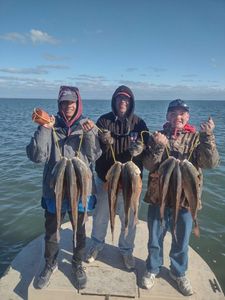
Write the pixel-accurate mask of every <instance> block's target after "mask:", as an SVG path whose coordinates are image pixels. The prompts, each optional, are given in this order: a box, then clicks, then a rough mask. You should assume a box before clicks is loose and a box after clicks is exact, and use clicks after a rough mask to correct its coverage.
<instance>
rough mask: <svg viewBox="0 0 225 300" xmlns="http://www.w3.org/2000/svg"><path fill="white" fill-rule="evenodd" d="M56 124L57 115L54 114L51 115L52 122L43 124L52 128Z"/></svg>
mask: <svg viewBox="0 0 225 300" xmlns="http://www.w3.org/2000/svg"><path fill="white" fill-rule="evenodd" d="M54 125H55V117H54V116H53V115H51V116H50V122H49V123H47V124H43V125H42V126H43V127H45V128H48V129H51V128H52V127H53V126H54Z"/></svg>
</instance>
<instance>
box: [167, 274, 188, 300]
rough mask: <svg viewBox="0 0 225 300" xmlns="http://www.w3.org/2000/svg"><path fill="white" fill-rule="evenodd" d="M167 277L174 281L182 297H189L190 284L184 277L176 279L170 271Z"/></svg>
mask: <svg viewBox="0 0 225 300" xmlns="http://www.w3.org/2000/svg"><path fill="white" fill-rule="evenodd" d="M169 275H170V277H171V278H172V279H173V280H174V281H176V283H177V286H178V289H179V291H180V292H181V293H182V294H183V295H184V296H191V295H192V294H193V289H192V286H191V283H190V281H189V279H188V278H187V277H186V276H182V277H176V276H175V275H174V274H173V273H172V272H171V271H170V272H169Z"/></svg>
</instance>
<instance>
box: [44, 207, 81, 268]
mask: <svg viewBox="0 0 225 300" xmlns="http://www.w3.org/2000/svg"><path fill="white" fill-rule="evenodd" d="M65 214H66V213H62V215H61V222H62V221H63V219H64V217H65ZM68 214H69V218H70V221H71V220H72V219H71V213H70V212H68ZM83 220H84V213H81V212H79V213H78V222H77V233H76V247H74V241H73V261H74V262H75V263H77V264H81V261H82V256H83V254H84V249H85V241H86V233H85V224H83ZM71 223H72V222H71ZM58 253H59V241H57V218H56V214H51V213H49V212H48V211H45V260H46V263H48V264H49V265H51V266H52V265H54V264H55V263H56V259H57V255H58Z"/></svg>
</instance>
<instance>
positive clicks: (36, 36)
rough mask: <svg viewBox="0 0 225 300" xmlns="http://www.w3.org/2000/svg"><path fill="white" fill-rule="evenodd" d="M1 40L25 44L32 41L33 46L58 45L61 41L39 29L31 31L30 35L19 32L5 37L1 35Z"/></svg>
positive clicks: (9, 33) (10, 33)
mask: <svg viewBox="0 0 225 300" xmlns="http://www.w3.org/2000/svg"><path fill="white" fill-rule="evenodd" d="M0 39H2V40H6V41H11V42H19V43H22V44H25V43H27V42H29V41H31V42H32V43H33V44H44V43H45V44H52V45H55V44H58V43H59V40H57V39H56V38H54V37H52V36H51V35H49V34H48V33H47V32H43V31H41V30H37V29H31V30H30V32H29V33H25V34H22V33H18V32H8V33H6V34H4V35H0Z"/></svg>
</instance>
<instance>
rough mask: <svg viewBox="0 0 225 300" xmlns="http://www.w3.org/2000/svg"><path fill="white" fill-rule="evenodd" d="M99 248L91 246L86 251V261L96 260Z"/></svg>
mask: <svg viewBox="0 0 225 300" xmlns="http://www.w3.org/2000/svg"><path fill="white" fill-rule="evenodd" d="M98 253H99V250H98V249H96V248H91V249H90V250H89V251H88V254H87V257H86V261H87V262H88V263H92V262H94V261H95V260H96V258H97V256H98Z"/></svg>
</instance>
